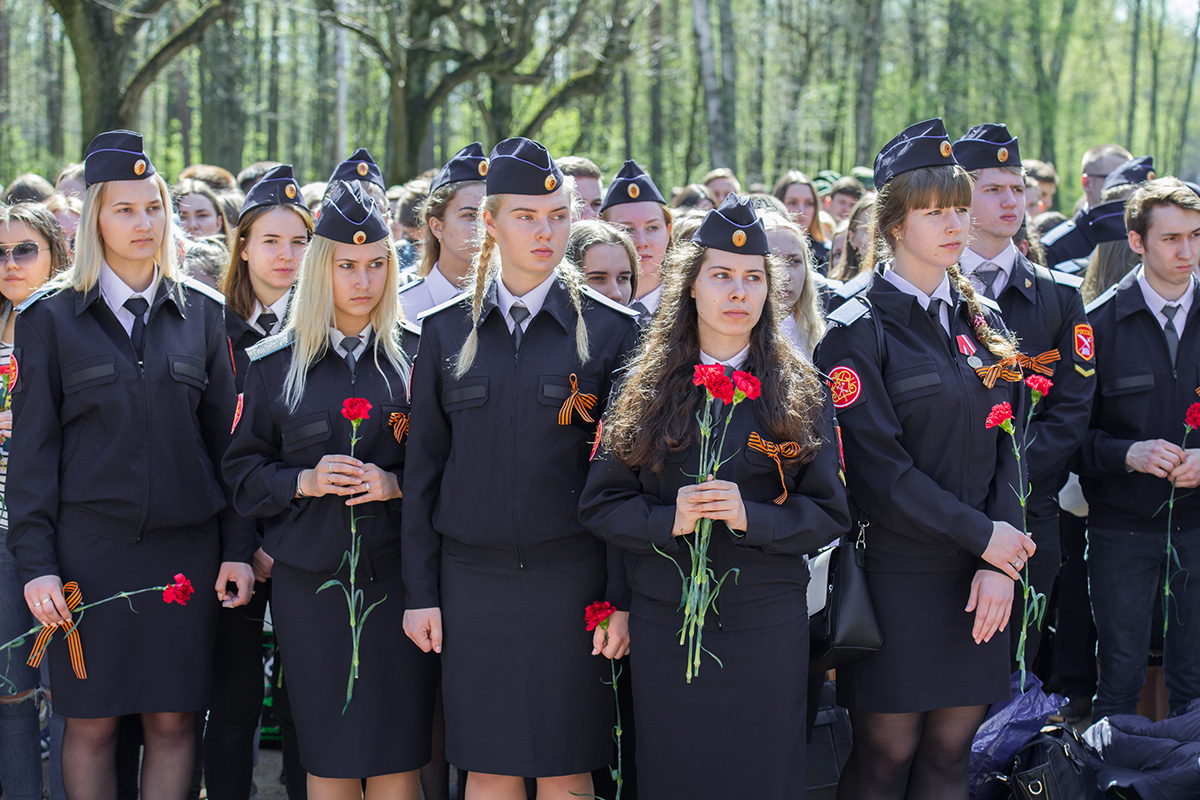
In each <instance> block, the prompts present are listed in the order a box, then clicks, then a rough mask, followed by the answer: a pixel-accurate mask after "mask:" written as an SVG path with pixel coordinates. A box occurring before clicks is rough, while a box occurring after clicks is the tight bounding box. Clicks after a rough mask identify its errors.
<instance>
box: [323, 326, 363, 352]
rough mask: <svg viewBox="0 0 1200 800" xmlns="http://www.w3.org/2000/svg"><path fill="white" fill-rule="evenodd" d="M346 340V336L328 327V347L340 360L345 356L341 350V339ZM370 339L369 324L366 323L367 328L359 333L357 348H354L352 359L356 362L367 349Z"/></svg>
mask: <svg viewBox="0 0 1200 800" xmlns="http://www.w3.org/2000/svg"><path fill="white" fill-rule="evenodd" d="M345 338H346V334H344V333H342V332H341V331H339V330H338V329H337V328H335V327H333V326H332V325H331V326H329V346H330V347H332V348H333V352H334V353H335V354H336V355H337V356H338V357H340V358H345V357H346V354H345V352H343V350H342V347H341V345H342V339H345ZM370 338H371V323H369V322H368V323H367V327H365V328H363V329H362V330H361V331H359V334H358V339H359V342H358V346H357V347H355V348H354V358H355V359H356V360H357V359H358V358H360V357H361V356H362V354H363V351H364V350H366V349H367V340H368V339H370Z"/></svg>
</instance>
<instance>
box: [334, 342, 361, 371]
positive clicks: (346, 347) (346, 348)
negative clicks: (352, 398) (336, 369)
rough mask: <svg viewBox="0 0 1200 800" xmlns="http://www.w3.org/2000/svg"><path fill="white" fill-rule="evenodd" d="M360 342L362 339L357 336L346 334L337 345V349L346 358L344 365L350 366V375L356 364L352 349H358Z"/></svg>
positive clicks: (356, 360)
mask: <svg viewBox="0 0 1200 800" xmlns="http://www.w3.org/2000/svg"><path fill="white" fill-rule="evenodd" d="M360 344H362V339H360V338H358V337H357V336H347V337H346V338H344V339H342V343H341V344H339V345H338V349H339V350H341V351H342V352H343V353H345V354H346V355H345V356H344V358H345V359H346V366H348V367H349V368H350V374H351V375H353V374H354V369H355V367H357V366H358V359H356V358H355V357H354V351H355V350H357V349H358V346H359V345H360Z"/></svg>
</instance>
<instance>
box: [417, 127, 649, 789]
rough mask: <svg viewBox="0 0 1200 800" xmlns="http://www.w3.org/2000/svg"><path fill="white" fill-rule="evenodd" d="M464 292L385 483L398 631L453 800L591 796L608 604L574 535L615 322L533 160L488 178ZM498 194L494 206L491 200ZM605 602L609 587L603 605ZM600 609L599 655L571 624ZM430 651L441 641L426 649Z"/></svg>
mask: <svg viewBox="0 0 1200 800" xmlns="http://www.w3.org/2000/svg"><path fill="white" fill-rule="evenodd" d="M487 187H488V194H487V196H486V198H485V199H484V202H483V211H482V215H481V217H482V228H483V231H484V235H483V241H482V245H481V248H480V252H479V255H478V256H477V258H476V261H475V270H474V274H475V286H474V290H473V292H472V293H471V294H470V295H468V296H467V297H464V298H462V299H457V300H453V301H451V302H449V303H446V304H444V305H443V306H441V307H438V308H435V309H434V310H433V311H432V312H430V313H429V314H428V315H426V317H425V324H424V326H423V331H422V337H421V345H420V350H419V352H418V355H417V359H416V363H415V369H414V373H413V378H412V425H411V428H410V433H409V442H408V454H407V458H408V461H407V469H406V470H405V476H404V487H403V488H404V504H405V509H404V522H403V536H402V537H401V538H402V542H403V548H404V558H403V565H404V566H403V569H404V584H405V590H406V593H407V601H406V604H405V607H406V609H407V611H406V612H405V616H404V630H405V632H406V633H407V634H408V635H409V637H410V638H411V639H412V640H413V641H414V642H416V643H417V645H419V646H420V647H421V648H422V649H423V650H426V651H429V650H434V651H436V652H439V653H441V654H442V690H443V695H444V698H445V709H446V756H447V758H448V760H449V761H450V762H451V763H453V764H455V765H458V766H461V767H463V768H465V769H467V770H469V771H470V773H471V774H470V777H469V779H468V781H467V790H466V797H467V798H468V800H485V799H486V800H508V799H509V798H512V799H513V800H516V799H517V798H522V799H523V798H524V797H525V787H524V782H523V780H522V777H532V778H537V784H538V797H539V798H541V800H547V798H553V799H554V800H569V799H570V798H571V797H574V796H577V795H590V794H591V793H592V782H591V777H590V775H589V774H588V773H589V772H591V771H592V770H594V769H597V768H599V767H601V766H603V765H605V764H606V763H608V760H609V754H610V752H611V747H612V740H611V738H610V728H609V725H610V724H611V720H612V694H611V691H612V690H611V689H610V688H608V687H607V686H605V684H604V678H605V676H607V675H609V668H608V665H607V664H605V663H604V661H603V659H602V658H593V657H592V656H594V655H600V654H603V656H604V657H606V658H619V657H621V656H623V655H624V654H625V652H626V650H627V648H628V637H627V633H626V631H627V625H628V614H627V613H626V610H627V609H628V604H627V602H626V601H625V600H624V598H622V597H621V596H620V593H621V590H620V588H619V586H618V581H616V580H612V579H613V578H615V577H616V576H614V575H610V574H609V572H608V569H607V564H606V561H607V559H606V555H607V554H606V548H605V546H604V544H603V543H602V542H600V541H599V540H597V539H596V538H594V537H593V536H592V535H591V534H590V533H588V532H587V531H586V530H585V529H584V527H583V526H582V525H581V524H580V522H579V518H578V515H577V510H576V508H577V505H578V501H579V492H580V491H581V490H582V488H583V484H584V481H585V480H586V478H587V471H588V456H589V454H590V452H591V450H592V442H593V441H594V440H595V438H596V433H597V431H596V427H597V423H596V421H597V420H599V419H600V415H601V414H602V413H603V411H604V405H605V402H606V401H607V399H608V395H609V389H610V385H611V375H612V372H613V370H615V369H616V368H618V367H619V366H620V365H621V363H622V361H623V360H624V357H625V353H626V352H628V351H629V350H630V349H631V348H632V347H633V344H634V340H635V338H636V335H637V329H636V326H635V323H634V321H633V314H632V312H630V311H629V310H628V309H626V308H624V307H622V306H619V305H617V304H616V303H614V302H612V301H611V300H609V299H607V298H605V297H603V296H602V295H600V294H597V293H596V292H594V291H592V290H590V289H588V288H586V287H584V286H583V285H582V279H581V277H580V276H579V273H578V271H577V270H576V269H574V268H569V269H560V268H559V265H560V263H561V262H562V260H563V256H564V253H565V251H566V246H567V238H568V234H569V232H570V225H571V215H570V196H569V194H568V192H567V189H566V187H564V186H563V175H562V172H561V171H560V170H559V168H558V166H557V165H556V164H555V163H554V160H553V159H552V158H551V157H550V154H549V152H547V151H546V149H545V148H544V147H542V146H541V145H540V144H538V143H537V142H533V141H530V140H528V139H521V138H515V139H507V140H505V141H503V142H501V143H500V144H498V145H496V147H495V149H494V150H492V153H491V156H490V158H489V161H488V170H487ZM501 192H502V193H501ZM606 583H611V584H612V585H611V586H609V587H608V588H606ZM602 599H607V600H610V601H612V602H614V604H615V605H617V607H618V608H619V609H621V612H620V613H618V614H617V615H616V616H615V617H613V621H612V623H611V625H610V627H609V630H608V633H607V637H606V636H605V634H604V632H603V631H602V630H601V629H597V632H596V634H595V635H592V634H588V633H587V632H586V630H585V628H584V625H583V610H584V608H585V607H586V606H587V605H588V604H589V603H591V602H593V601H595V600H602ZM443 631H444V634H443Z"/></svg>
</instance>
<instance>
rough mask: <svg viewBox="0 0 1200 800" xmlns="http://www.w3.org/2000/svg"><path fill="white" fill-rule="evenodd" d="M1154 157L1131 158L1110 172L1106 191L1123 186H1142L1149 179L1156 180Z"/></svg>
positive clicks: (1105, 182) (1105, 180)
mask: <svg viewBox="0 0 1200 800" xmlns="http://www.w3.org/2000/svg"><path fill="white" fill-rule="evenodd" d="M1154 177H1155V176H1154V159H1153V157H1151V156H1138V157H1137V158H1131V159H1129V160H1128V161H1126V162H1125V163H1124V164H1122V165H1121V166H1119V167H1117V168H1116V169H1114V170H1113V171H1112V172H1110V173H1108V177H1106V178H1105V179H1104V191H1106V192H1107V191H1108V190H1109V189H1119V188H1121V187H1123V186H1141V185H1142V184H1143V183H1146V182H1147V181H1152V180H1154Z"/></svg>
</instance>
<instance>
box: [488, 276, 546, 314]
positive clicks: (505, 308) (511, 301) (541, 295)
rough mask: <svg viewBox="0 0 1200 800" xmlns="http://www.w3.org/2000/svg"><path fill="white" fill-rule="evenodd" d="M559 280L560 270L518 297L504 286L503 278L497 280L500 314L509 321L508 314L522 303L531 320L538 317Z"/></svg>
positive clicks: (497, 299) (497, 300)
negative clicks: (517, 304)
mask: <svg viewBox="0 0 1200 800" xmlns="http://www.w3.org/2000/svg"><path fill="white" fill-rule="evenodd" d="M556 280H558V270H557V269H555V270H554V271H553V272H551V273H550V274H549V275H548V276H547V277H546V279H545V280H544V281H542V282H541V283H539V284H538V285H537V286H535V287H533V288H532V289H530V290H529V291H528V292H526V293H525V294H524V295H522V296H520V297H517V296H515V295H514V294H513V293H512V292H510V291H509V290H508V287H507V286H505V285H504V279H503V278H497V279H496V304H497V305H499V306H500V313H501V314H503V315H504V318H505V319H508V312H509V309H511V308H512V307H513V306H514V305H515V304H516V303H517V301H518V300H519V301H521V305H523V306H525V307H526V308H528V309H529V319H533V318H534V317H536V316H537V314H538V312H539V311H541V310H542V306H543V305H544V304H545V302H546V295H548V294H550V287H551V286H553V285H554V282H555V281H556Z"/></svg>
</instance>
